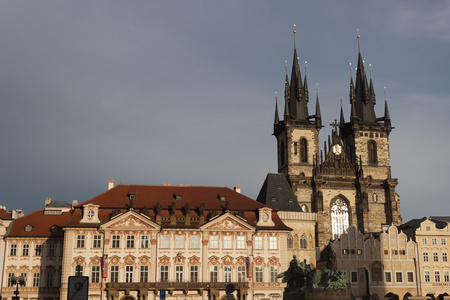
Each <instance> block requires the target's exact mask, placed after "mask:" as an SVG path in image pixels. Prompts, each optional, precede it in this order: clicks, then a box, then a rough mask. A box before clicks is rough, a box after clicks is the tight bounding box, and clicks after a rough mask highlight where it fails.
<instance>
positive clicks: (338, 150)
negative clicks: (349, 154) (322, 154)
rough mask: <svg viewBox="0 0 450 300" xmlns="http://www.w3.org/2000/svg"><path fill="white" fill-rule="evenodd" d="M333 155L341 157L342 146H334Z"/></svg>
mask: <svg viewBox="0 0 450 300" xmlns="http://www.w3.org/2000/svg"><path fill="white" fill-rule="evenodd" d="M333 153H334V154H336V155H339V154H341V153H342V146H341V145H338V144H336V145H333Z"/></svg>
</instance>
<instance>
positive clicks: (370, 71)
mask: <svg viewBox="0 0 450 300" xmlns="http://www.w3.org/2000/svg"><path fill="white" fill-rule="evenodd" d="M369 73H370V80H372V64H369Z"/></svg>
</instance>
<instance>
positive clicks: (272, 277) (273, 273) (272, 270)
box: [270, 266, 278, 282]
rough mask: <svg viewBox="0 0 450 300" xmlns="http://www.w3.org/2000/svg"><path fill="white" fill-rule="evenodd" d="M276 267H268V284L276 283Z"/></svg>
mask: <svg viewBox="0 0 450 300" xmlns="http://www.w3.org/2000/svg"><path fill="white" fill-rule="evenodd" d="M277 276H278V266H270V282H278V278H277Z"/></svg>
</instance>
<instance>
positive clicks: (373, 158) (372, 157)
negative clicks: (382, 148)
mask: <svg viewBox="0 0 450 300" xmlns="http://www.w3.org/2000/svg"><path fill="white" fill-rule="evenodd" d="M367 147H368V152H369V163H376V162H377V144H376V143H375V141H370V142H369V144H368V145H367Z"/></svg>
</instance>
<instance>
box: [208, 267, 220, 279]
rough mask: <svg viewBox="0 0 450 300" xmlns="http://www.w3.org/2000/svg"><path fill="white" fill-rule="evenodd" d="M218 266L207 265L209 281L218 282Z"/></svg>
mask: <svg viewBox="0 0 450 300" xmlns="http://www.w3.org/2000/svg"><path fill="white" fill-rule="evenodd" d="M218 277H219V268H218V267H217V266H209V281H210V282H218V280H219V278H218Z"/></svg>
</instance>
